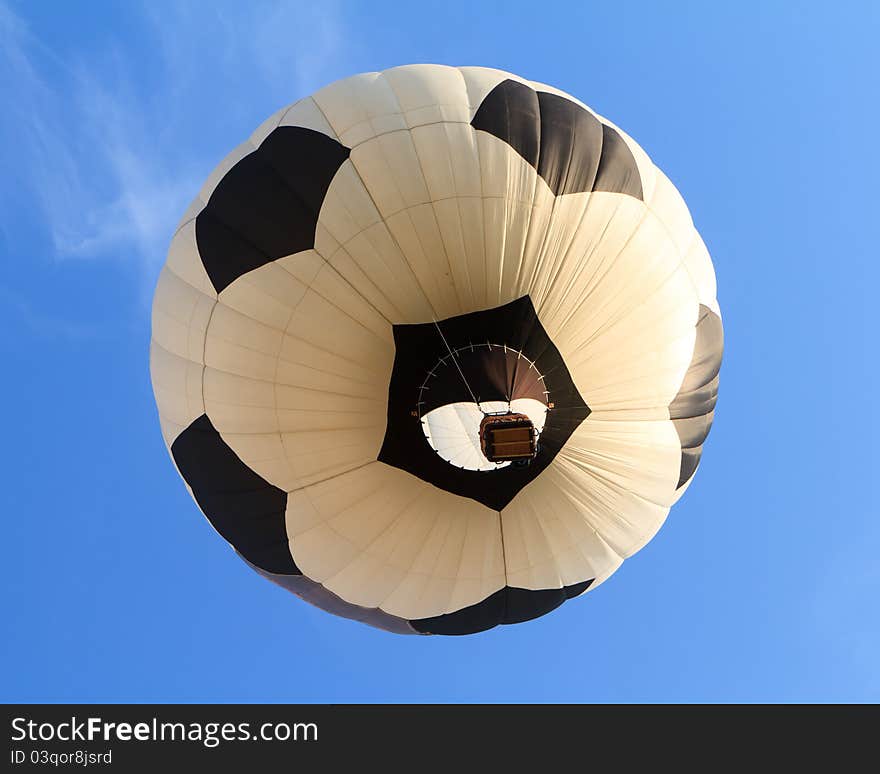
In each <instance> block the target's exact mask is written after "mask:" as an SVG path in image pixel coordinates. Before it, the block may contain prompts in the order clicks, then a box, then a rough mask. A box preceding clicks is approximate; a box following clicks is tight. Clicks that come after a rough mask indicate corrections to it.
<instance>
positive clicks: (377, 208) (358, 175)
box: [315, 100, 437, 317]
mask: <svg viewBox="0 0 880 774" xmlns="http://www.w3.org/2000/svg"><path fill="white" fill-rule="evenodd" d="M315 107H316V108H317V109H318V112H319V113H320V114H321V115H322V116H324V120H325V121H327V124H328V125H329V126H330V128H331V129H332V128H333V124H331V123H330V120H329V119H328V118H327V116H326V114H325V113H324V111H323V109H322V108H321V106H320V105H319V104H318V102H317V100H315ZM335 131H336V130H335V129H334V132H335ZM349 159H351V155H349ZM351 167H352V169H353V170H354V173H355V175H357V177H358V180H360V181H361V186H362V187H363V189H364V192H365V193H366V194H367V196H368V197H369V198H370V201H371V202H372V203H373V207H374V208H375V209H376V212H377V213H378V214H379V221H380V222H381V223H382V225H383V226H384V227H385V230H386V231H387V232H388V236H390V237H391V240H392V241H393V242H394V245H395V246H396V247H397V250H398V252H399V253H400V257H401V258H403V262H404V264H406V267H407V268H408V269H409V271H410V274H412V277H413V279H414V280H415V283H416V287H418V289H419V290H420V291H421V293H422V296H424V298H425V301H426V302H427V304H428V307H429V308H430V309H431V312H432V314H433V315H434V317H436V316H437V311H436V310H435V309H434V306H433V304H432V303H431V298H430V296H429V295H428V294H427V292H426V291H425V289H424V288H423V287H422V284H421V283H420V282H419V278H418V276H417V275H416V273H415V270H414V269H413V267H412V266H411V265H410V263H409V261H408V260H407V258H406V253H405V252H404V250H403V248H402V247H401V245H400V242H398V240H397V237H396V236H395V235H394V232H393V231H392V230H391V229H390V228H389V227H388V223H387V222H386V221H385V217H384V216H383V215H382V210H380V209H379V206H378V205H377V204H376V200H375V199H374V198H373V194H372V192H371V191H370V189H369V188H368V187H367V184H366V182H365V181H364V178H363V176H362V175H361V173H360V170H359V169H358V168H357V165H356V164H355V163H354V160H353V159H351ZM374 225H375V224H374ZM364 230H366V229H364Z"/></svg>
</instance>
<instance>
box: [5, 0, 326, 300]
mask: <svg viewBox="0 0 880 774" xmlns="http://www.w3.org/2000/svg"><path fill="white" fill-rule="evenodd" d="M141 17H142V18H141V24H140V26H139V30H140V31H139V38H140V39H139V40H137V41H124V40H118V39H112V38H108V39H106V40H105V41H103V42H102V43H101V44H100V46H98V47H96V48H95V49H94V50H91V51H88V52H80V53H79V54H77V55H76V57H75V58H73V57H67V56H66V55H63V54H57V53H54V52H53V51H51V50H49V49H48V48H47V47H46V46H44V45H43V44H42V43H41V41H40V40H39V39H38V37H37V36H36V35H35V34H34V32H33V31H32V30H31V29H30V28H29V27H28V26H27V24H26V23H25V22H24V21H23V20H22V19H21V18H19V17H18V16H17V15H16V14H15V13H14V12H13V11H12V10H11V9H10V7H9V6H7V5H4V4H3V3H2V2H0V79H2V80H0V83H2V84H3V90H4V94H5V95H6V99H5V102H6V106H7V111H8V112H7V115H6V117H5V118H4V119H3V125H2V127H0V131H2V136H0V140H2V141H3V144H4V146H5V148H6V149H7V150H5V151H3V154H4V155H3V157H2V160H3V162H4V166H5V167H6V168H7V169H9V170H11V174H12V176H13V177H14V178H15V185H10V186H5V187H4V191H3V194H2V196H3V197H4V198H9V199H11V198H16V199H17V200H18V203H19V205H20V203H21V202H20V199H21V197H30V198H31V199H32V200H33V201H34V203H35V204H36V206H37V207H38V208H39V209H40V211H41V213H42V215H43V218H42V220H43V223H44V228H45V231H46V233H47V236H48V238H49V240H50V244H51V246H52V250H53V252H54V256H55V257H56V258H59V259H106V258H117V259H124V260H128V261H137V262H138V264H139V266H140V268H141V269H142V272H141V273H142V274H143V275H144V276H148V277H150V278H152V277H153V276H154V275H155V271H156V269H157V267H158V266H159V265H160V264H161V262H162V260H163V259H164V253H165V249H166V247H167V243H168V240H169V238H170V235H171V232H172V230H173V228H174V225H175V224H176V222H177V220H178V218H179V217H180V215H181V214H182V212H183V210H184V209H185V207H186V205H187V204H188V202H189V200H190V199H191V198H192V197H193V196H194V195H195V194H196V192H197V191H198V188H199V186H200V184H201V181H202V180H203V179H204V178H205V177H206V175H207V173H208V172H209V171H210V169H211V168H212V167H213V166H214V165H215V164H216V163H217V162H218V161H219V160H220V158H221V157H222V155H223V153H225V152H226V151H228V150H229V149H231V148H232V147H233V146H234V145H235V144H237V143H238V142H240V141H241V140H242V139H243V138H244V137H245V136H247V134H248V133H249V132H250V130H251V129H253V128H254V127H255V126H256V125H257V124H258V123H259V122H260V121H261V120H262V119H263V118H264V117H265V116H266V115H268V114H269V113H270V112H271V111H273V110H275V109H277V108H278V107H280V106H281V105H283V104H285V103H287V102H290V101H292V100H294V99H296V98H297V97H299V96H301V95H303V94H305V93H308V92H309V91H311V90H312V89H314V88H315V87H316V86H319V85H320V84H321V83H322V82H323V81H324V80H328V79H330V78H332V77H336V76H337V75H338V74H341V73H340V72H339V70H338V65H339V64H340V60H341V59H342V53H343V32H344V29H343V26H342V24H341V23H340V15H339V13H338V12H337V10H336V8H335V6H334V5H333V4H328V3H322V4H320V6H316V5H314V4H309V5H305V4H303V5H302V6H298V5H296V4H291V3H285V2H277V3H275V2H270V3H259V4H256V5H254V4H241V3H232V4H229V5H227V6H225V7H217V6H216V5H199V6H196V4H189V3H176V4H173V5H171V4H169V5H167V6H164V7H163V8H162V9H161V10H157V9H156V6H155V5H152V4H150V5H147V6H145V7H144V8H143V9H142V11H141ZM132 43H134V44H136V45H132ZM145 57H146V59H145ZM2 203H3V204H10V203H12V202H11V201H6V202H2ZM4 209H6V210H7V211H8V210H9V209H10V208H4ZM13 209H14V208H13ZM3 230H4V235H5V236H6V238H7V241H10V235H9V232H10V231H14V230H15V224H14V223H12V224H10V223H9V222H6V223H4V224H3ZM149 284H151V283H149Z"/></svg>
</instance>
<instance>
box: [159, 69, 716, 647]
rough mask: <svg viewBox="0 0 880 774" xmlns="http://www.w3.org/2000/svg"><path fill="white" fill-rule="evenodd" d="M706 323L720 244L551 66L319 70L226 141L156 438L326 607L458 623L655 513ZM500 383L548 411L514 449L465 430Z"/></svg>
mask: <svg viewBox="0 0 880 774" xmlns="http://www.w3.org/2000/svg"><path fill="white" fill-rule="evenodd" d="M722 349H723V332H722V325H721V317H720V311H719V307H718V303H717V301H716V298H715V277H714V272H713V268H712V264H711V260H710V258H709V255H708V252H707V251H706V248H705V246H704V244H703V241H702V240H701V238H700V236H699V235H698V234H697V232H696V230H695V229H694V226H693V223H692V221H691V218H690V215H689V213H688V210H687V207H686V206H685V204H684V202H683V201H682V199H681V197H680V196H679V194H678V192H677V191H676V189H675V188H674V187H673V185H672V184H671V183H670V182H669V181H668V180H667V178H666V177H665V176H664V175H663V174H662V173H661V172H660V171H659V170H658V169H657V168H656V167H655V166H654V165H653V164H652V163H651V161H650V160H649V159H648V157H647V156H646V155H645V153H644V152H643V151H642V150H641V149H640V148H639V146H638V145H636V144H635V143H634V142H633V141H632V140H631V139H630V138H629V137H628V136H627V135H626V134H624V133H623V132H622V131H621V130H620V129H618V128H617V127H615V126H613V125H612V124H610V123H609V122H607V121H605V120H604V119H602V118H600V117H598V116H596V115H595V114H594V113H592V112H591V111H590V110H589V109H588V108H587V107H586V106H585V105H583V104H582V103H580V102H578V101H577V100H576V99H574V98H573V97H571V96H569V95H567V94H564V93H562V92H560V91H558V90H556V89H553V88H551V87H549V86H545V85H542V84H537V83H532V82H529V81H526V80H524V79H522V78H519V77H517V76H515V75H511V74H509V73H504V72H501V71H498V70H490V69H485V68H475V67H464V68H453V67H441V66H434V65H414V66H407V67H399V68H394V69H391V70H387V71H384V72H381V73H367V74H362V75H358V76H354V77H352V78H348V79H346V80H343V81H339V82H337V83H334V84H331V85H330V86H327V87H326V88H324V89H322V90H320V91H319V92H317V93H316V94H314V95H313V96H311V97H307V98H305V99H303V100H300V101H299V102H297V103H295V104H294V105H292V106H290V107H287V108H284V109H283V110H281V111H279V112H278V113H276V114H275V115H274V116H272V117H271V118H270V119H269V120H267V121H266V122H265V123H264V124H263V125H262V126H261V127H259V128H258V129H257V131H256V132H255V133H254V134H253V135H252V136H251V138H250V139H249V140H248V141H247V142H245V143H244V144H243V145H242V146H240V147H239V148H237V149H236V150H235V151H233V152H232V153H231V154H230V155H229V156H228V157H227V158H226V159H225V160H224V161H223V162H222V163H221V164H220V166H219V167H218V168H217V169H216V170H215V171H214V173H212V175H211V176H210V178H209V179H208V181H207V182H206V184H205V186H204V187H203V189H202V191H201V192H200V194H199V196H198V197H197V198H196V200H195V201H194V202H193V204H192V205H191V206H190V208H189V209H188V211H187V212H186V214H185V215H184V217H183V219H182V221H181V223H180V225H179V227H178V229H177V231H176V233H175V235H174V237H173V240H172V243H171V247H170V249H169V253H168V259H167V262H166V265H165V267H164V268H163V270H162V273H161V275H160V278H159V282H158V286H157V288H156V293H155V298H154V304H153V340H152V343H151V350H150V362H151V373H152V379H153V387H154V392H155V396H156V402H157V405H158V409H159V417H160V422H161V427H162V433H163V436H164V438H165V441H166V444H167V445H168V448H169V450H170V452H171V456H172V459H173V460H174V463H175V465H176V467H177V469H178V471H179V473H180V475H181V476H182V478H183V479H184V481H185V482H186V485H187V487H188V488H189V490H190V492H191V493H192V495H193V497H194V498H195V500H196V502H197V503H198V505H199V507H200V509H201V510H202V511H203V513H204V514H205V516H206V517H207V518H208V519H209V521H210V522H211V524H212V525H213V527H214V528H215V529H216V530H217V532H219V533H220V535H221V536H222V537H223V538H224V539H225V540H227V541H228V542H229V543H230V544H231V545H232V547H233V548H234V549H235V551H236V552H237V553H238V554H239V555H240V556H241V557H242V558H243V559H244V560H245V561H246V562H247V563H248V564H249V565H250V566H251V567H253V568H254V569H255V570H256V571H257V572H259V573H260V574H262V575H264V576H265V577H267V578H269V579H270V580H272V581H274V582H275V583H278V584H279V585H281V586H283V587H285V588H287V589H289V590H290V591H292V592H294V593H295V594H297V595H298V596H300V597H302V598H303V599H305V600H307V601H309V602H311V603H313V604H315V605H318V606H319V607H322V608H324V609H325V610H327V611H329V612H331V613H335V614H337V615H341V616H345V617H348V618H353V619H357V620H361V621H364V622H365V623H368V624H371V625H373V626H377V627H380V628H383V629H387V630H389V631H394V632H398V633H441V634H466V633H472V632H477V631H481V630H484V629H488V628H490V627H492V626H495V625H497V624H500V623H515V622H520V621H525V620H529V619H532V618H535V617H537V616H540V615H543V614H544V613H546V612H549V611H550V610H552V609H554V608H555V607H557V606H558V605H560V604H561V603H562V602H564V601H565V600H567V599H569V598H571V597H574V596H577V595H579V594H581V593H583V592H584V591H586V590H587V589H594V588H596V586H598V585H599V584H600V583H602V582H603V581H604V580H605V579H607V578H608V577H609V576H610V575H611V574H612V573H613V572H614V571H615V570H616V569H617V568H618V567H619V566H620V564H621V563H622V562H623V560H624V559H625V558H627V557H629V556H631V555H632V554H633V553H635V552H636V551H638V550H639V549H640V548H641V547H642V546H644V545H645V544H646V543H647V542H648V541H649V540H650V539H651V537H652V536H653V535H654V534H655V533H656V531H657V529H659V527H660V526H661V525H662V523H663V521H664V520H665V518H666V516H667V514H668V512H669V509H670V507H671V506H672V505H673V503H674V502H675V501H676V500H677V499H678V498H679V497H680V496H681V495H682V494H683V492H684V491H685V490H686V488H687V486H688V485H689V483H690V482H691V480H692V479H693V475H694V473H695V470H696V468H697V465H698V463H699V460H700V454H701V451H702V445H703V442H704V441H705V439H706V436H707V434H708V432H709V428H710V426H711V423H712V417H713V412H714V407H715V401H716V397H717V387H718V372H719V369H720V363H721V354H722ZM458 377H460V378H458ZM505 406H506V407H507V409H509V410H519V408H517V407H520V408H522V407H525V408H524V409H523V410H525V409H526V408H527V409H528V410H529V411H531V412H532V413H533V414H534V416H535V417H536V419H535V427H536V428H538V429H539V436H538V450H537V454H536V456H535V458H534V460H533V461H532V462H531V463H530V464H528V465H525V466H520V465H506V464H501V465H493V464H489V463H488V462H487V461H486V459H485V457H484V456H483V455H482V453H481V451H480V447H479V438H477V436H476V431H475V422H478V420H479V418H480V416H481V415H482V413H485V412H487V411H496V410H498V409H499V407H501V408H502V409H503V408H504V407H505ZM481 412H482V413H481ZM530 416H531V414H530ZM539 422H540V424H538V423H539Z"/></svg>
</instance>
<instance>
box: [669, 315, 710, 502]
mask: <svg viewBox="0 0 880 774" xmlns="http://www.w3.org/2000/svg"><path fill="white" fill-rule="evenodd" d="M723 353H724V329H723V327H722V325H721V318H720V317H719V316H718V315H717V314H715V312H713V311H712V310H711V309H709V307H707V306H704V305H703V304H700V315H699V317H698V319H697V336H696V340H695V341H694V354H693V356H692V358H691V363H690V365H689V366H688V370H687V372H686V373H685V376H684V381H683V382H682V385H681V388H680V389H679V391H678V394H677V395H676V396H675V399H674V400H673V401H672V403H671V404H670V405H669V418H670V419H671V420H672V424H673V425H675V430H676V432H677V433H678V438H679V441H680V442H681V470H680V472H679V479H678V486H677V487H676V488H677V489H678V488H681V487H682V486H683V485H684V484H685V483H686V482H687V481H688V480H689V479H690V478H691V476H693V474H694V472H695V471H696V469H697V466H698V465H699V464H700V455H701V454H702V451H703V442H704V441H705V440H706V437H707V436H708V435H709V430H710V429H711V428H712V419H713V417H714V416H715V403H716V402H717V400H718V374H719V372H720V370H721V358H722V355H723Z"/></svg>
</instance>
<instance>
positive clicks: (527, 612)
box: [409, 578, 593, 634]
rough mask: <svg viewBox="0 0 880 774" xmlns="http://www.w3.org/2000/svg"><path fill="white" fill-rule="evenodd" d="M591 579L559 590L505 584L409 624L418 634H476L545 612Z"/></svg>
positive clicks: (578, 590) (590, 582)
mask: <svg viewBox="0 0 880 774" xmlns="http://www.w3.org/2000/svg"><path fill="white" fill-rule="evenodd" d="M592 582H593V579H592V578H591V579H590V580H587V581H583V582H582V583H575V584H572V585H571V586H564V587H563V588H561V589H540V590H537V591H532V590H530V589H520V588H515V587H513V586H505V587H504V588H503V589H500V590H499V591H496V592H495V593H494V594H492V595H491V596H489V597H486V599H484V600H483V601H482V602H478V603H477V604H476V605H471V606H470V607H465V608H462V609H461V610H456V611H455V612H454V613H446V614H445V615H438V616H434V617H433V618H420V619H417V620H415V621H410V622H409V623H410V626H412V627H413V629H415V630H416V631H417V632H421V633H422V634H476V633H477V632H483V631H486V629H491V628H493V627H494V626H498V625H499V624H512V623H522V622H523V621H531V620H532V619H533V618H539V617H540V616H542V615H546V614H547V613H549V612H550V611H551V610H555V609H556V608H557V607H559V606H560V605H561V604H562V603H563V602H565V601H566V600H567V599H571V598H572V597H576V596H577V595H578V594H582V593H583V592H584V591H586V590H587V589H588V588H589V587H590V584H592Z"/></svg>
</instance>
